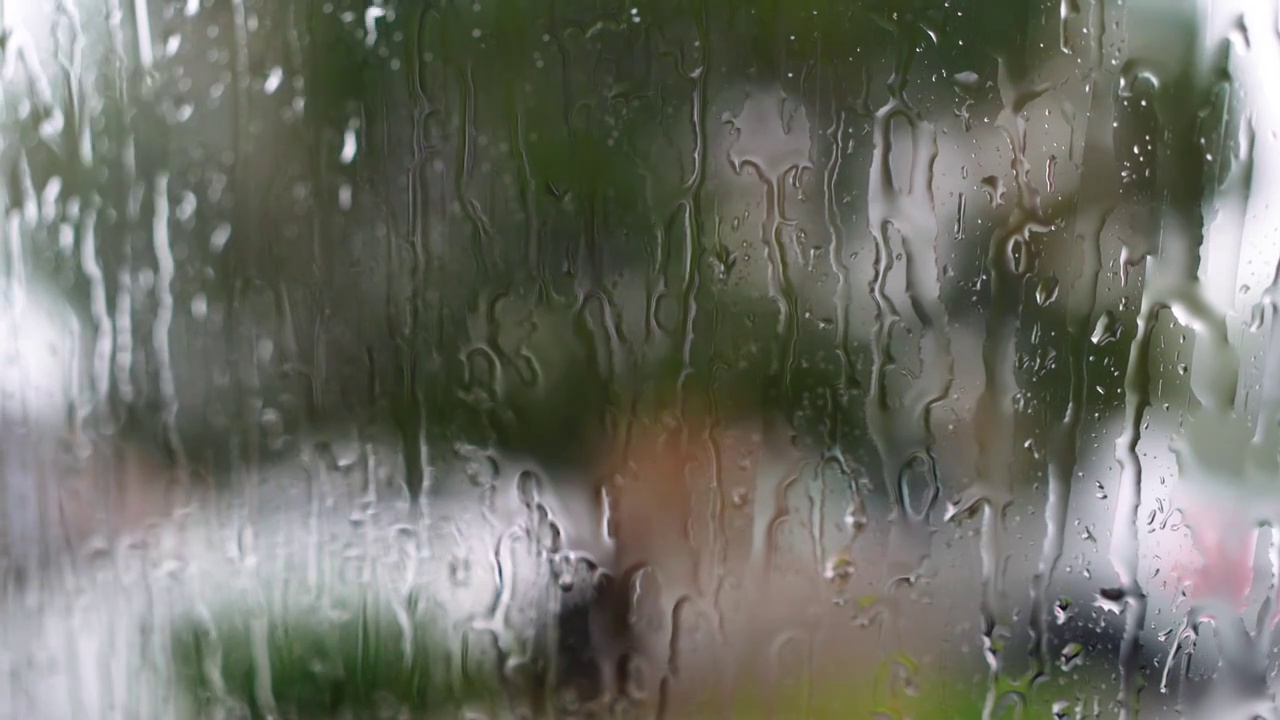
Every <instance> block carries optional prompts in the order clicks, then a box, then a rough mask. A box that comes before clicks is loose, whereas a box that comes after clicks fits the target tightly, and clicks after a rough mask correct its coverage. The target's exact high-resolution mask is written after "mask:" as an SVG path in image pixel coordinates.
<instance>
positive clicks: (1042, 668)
mask: <svg viewBox="0 0 1280 720" xmlns="http://www.w3.org/2000/svg"><path fill="white" fill-rule="evenodd" d="M1091 67H1092V66H1091ZM1113 86H1114V76H1112V75H1110V74H1102V76H1101V77H1099V78H1097V79H1095V81H1094V84H1093V85H1092V86H1091V88H1090V97H1089V106H1088V108H1087V116H1086V117H1087V120H1086V121H1085V122H1086V123H1087V124H1086V127H1085V132H1084V137H1083V144H1084V147H1083V149H1082V150H1081V158H1082V161H1081V170H1080V176H1081V177H1087V178H1090V182H1088V183H1086V184H1085V185H1084V186H1083V187H1081V189H1080V191H1079V195H1078V198H1077V201H1076V208H1077V209H1076V213H1077V216H1076V217H1077V220H1076V223H1075V226H1074V227H1073V228H1072V229H1071V232H1072V234H1073V236H1074V241H1075V242H1076V243H1078V244H1079V245H1080V268H1079V274H1078V275H1077V276H1076V280H1075V283H1074V284H1073V286H1072V288H1071V292H1070V295H1069V298H1068V300H1067V303H1068V305H1067V310H1066V312H1067V333H1068V339H1067V344H1068V346H1067V358H1068V363H1069V368H1070V375H1071V380H1070V383H1071V384H1070V389H1069V397H1068V400H1067V408H1066V411H1065V413H1064V414H1063V416H1062V418H1061V419H1060V420H1059V422H1058V425H1057V427H1056V428H1054V430H1053V433H1052V436H1051V437H1050V440H1049V451H1048V456H1047V460H1048V467H1047V471H1048V480H1049V488H1048V497H1047V499H1046V501H1045V511H1044V514H1045V535H1044V540H1043V541H1042V544H1041V553H1040V559H1039V562H1038V565H1037V568H1036V574H1035V577H1034V578H1033V580H1032V588H1031V602H1032V611H1031V612H1032V615H1031V633H1032V647H1031V652H1032V653H1033V656H1034V657H1033V663H1034V666H1033V674H1034V675H1035V676H1040V675H1042V674H1044V673H1045V672H1047V671H1048V669H1049V667H1050V666H1051V664H1050V661H1049V641H1050V629H1049V614H1050V613H1049V607H1050V603H1049V587H1050V585H1051V583H1052V581H1053V573H1054V570H1055V569H1056V567H1057V564H1058V561H1059V560H1060V559H1061V557H1062V551H1063V543H1064V535H1065V533H1066V524H1067V508H1068V503H1069V502H1070V498H1071V481H1072V477H1073V476H1074V475H1075V470H1076V464H1077V462H1078V456H1079V450H1080V432H1081V428H1082V427H1083V421H1084V418H1085V416H1086V411H1087V398H1088V387H1089V378H1088V362H1089V345H1090V343H1089V335H1090V324H1091V321H1092V319H1093V314H1094V311H1095V309H1096V305H1097V293H1098V280H1099V276H1100V275H1101V272H1102V232H1103V228H1104V227H1105V225H1106V221H1107V217H1108V216H1109V215H1110V213H1111V210H1112V207H1113V203H1114V198H1115V195H1116V193H1117V191H1118V188H1117V187H1116V186H1117V182H1116V180H1115V177H1114V175H1113V174H1112V173H1110V172H1108V171H1107V165H1108V164H1109V163H1110V162H1111V154H1110V153H1109V152H1108V148H1109V146H1110V144H1111V139H1110V136H1111V123H1112V115H1113V107H1112V103H1111V99H1110V94H1111V92H1112V89H1113ZM1072 151H1073V152H1074V151H1075V147H1074V146H1073V147H1072Z"/></svg>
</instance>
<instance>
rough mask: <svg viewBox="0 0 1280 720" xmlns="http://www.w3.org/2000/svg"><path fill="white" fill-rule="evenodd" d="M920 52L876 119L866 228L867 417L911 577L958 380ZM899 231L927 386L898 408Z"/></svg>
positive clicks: (903, 56)
mask: <svg viewBox="0 0 1280 720" xmlns="http://www.w3.org/2000/svg"><path fill="white" fill-rule="evenodd" d="M912 53H913V50H912V49H911V48H910V47H909V46H905V42H904V47H902V48H900V50H899V56H898V58H897V59H896V63H895V67H894V72H893V75H892V76H891V77H890V79H889V82H888V92H889V99H888V100H887V101H886V102H885V104H884V105H883V106H882V107H880V109H879V110H877V111H876V113H875V118H874V122H873V144H874V149H873V153H872V157H871V169H870V180H869V183H868V198H867V211H868V225H869V229H870V231H871V235H872V238H873V240H874V241H875V248H876V251H875V266H874V274H873V277H872V280H871V283H870V292H871V298H872V302H873V304H874V305H875V327H874V329H873V331H872V337H871V353H872V369H871V379H870V387H869V392H868V398H867V402H866V418H867V425H868V428H869V429H870V433H871V436H872V440H873V442H874V443H875V446H876V450H877V453H878V455H879V458H880V462H881V472H882V473H883V478H884V482H885V487H886V492H887V493H888V497H889V498H890V502H891V508H892V510H891V512H892V514H893V523H894V527H893V533H894V534H895V536H896V537H895V538H894V540H893V541H892V549H893V552H894V553H895V557H896V559H897V560H901V561H903V562H904V563H905V565H906V566H907V567H899V568H897V569H898V570H904V571H909V570H911V569H913V568H914V567H915V566H916V565H917V564H918V563H919V562H920V561H921V560H922V559H923V556H924V554H925V553H927V548H928V542H929V539H928V536H929V513H930V511H931V509H932V504H933V500H934V499H936V497H937V495H938V492H939V490H938V487H939V486H938V477H937V470H936V466H935V464H934V459H933V448H934V442H935V438H934V434H933V428H932V426H931V420H932V412H933V410H934V408H935V407H936V406H937V405H938V403H940V402H942V401H943V400H945V399H946V398H947V396H948V395H950V393H951V385H952V382H953V379H954V372H953V358H952V353H951V341H950V338H949V336H948V335H947V317H946V311H945V309H944V307H943V305H942V301H941V278H940V272H939V268H938V258H937V252H938V251H937V240H938V227H937V219H936V217H935V214H934V213H935V208H934V197H933V166H934V162H935V161H936V160H937V157H938V142H937V135H936V132H935V130H934V128H933V126H932V125H931V124H929V123H927V122H925V121H924V119H923V118H922V117H921V116H920V114H919V113H918V112H917V111H916V109H915V108H914V107H913V106H912V105H911V104H910V102H909V101H908V100H907V99H906V95H905V90H906V85H907V75H908V72H909V70H910V66H911V58H912ZM895 121H901V122H902V123H904V124H905V125H906V127H907V130H908V131H909V132H910V137H911V150H912V152H911V163H910V169H909V174H908V177H906V178H895V177H894V171H893V168H892V166H891V157H892V152H893V130H894V122H895ZM897 180H902V181H903V182H901V183H898V182H896V181H897ZM899 184H900V185H902V187H899ZM891 230H897V232H898V234H899V236H900V237H901V241H902V261H903V265H904V272H905V274H906V279H905V285H906V292H907V300H908V303H909V305H910V307H911V310H912V313H913V314H914V315H915V317H916V319H917V320H918V321H919V323H920V325H921V335H920V345H919V358H920V366H921V367H920V371H919V379H918V381H917V382H916V383H915V385H913V386H912V387H911V388H910V389H909V390H907V392H906V397H905V398H903V401H902V402H901V403H900V404H894V403H892V402H891V398H890V393H889V387H888V373H889V370H890V369H891V367H892V366H893V365H894V360H893V357H892V344H893V334H894V330H895V329H896V328H897V327H898V326H899V325H900V324H901V323H902V315H901V313H900V311H899V310H898V308H897V305H896V303H895V302H894V300H893V298H891V297H890V296H889V294H888V292H887V283H888V279H889V275H890V273H891V272H892V271H893V269H894V267H895V265H896V263H895V260H894V258H895V255H894V251H893V248H892V247H891V244H890V232H891ZM913 466H916V467H920V466H922V467H921V468H920V469H922V470H923V472H924V475H925V477H924V478H923V480H924V482H925V483H927V487H925V488H924V489H923V490H924V497H925V502H924V504H923V506H922V507H920V508H912V507H910V503H909V499H908V498H907V497H906V492H908V491H910V490H911V489H912V488H909V487H906V484H907V483H909V482H910V481H911V478H912V476H913V475H914V473H913V472H912V467H913Z"/></svg>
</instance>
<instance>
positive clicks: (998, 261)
mask: <svg viewBox="0 0 1280 720" xmlns="http://www.w3.org/2000/svg"><path fill="white" fill-rule="evenodd" d="M999 72H1000V83H999V85H1000V94H1001V96H1002V100H1003V103H1004V108H1003V109H1002V110H1001V111H1000V116H999V118H998V121H997V123H998V125H999V126H1000V129H1001V131H1002V133H1003V134H1004V136H1005V140H1006V142H1008V144H1009V149H1010V150H1011V151H1012V155H1013V158H1012V160H1011V163H1010V168H1011V170H1012V172H1013V178H1014V191H1015V193H1014V205H1013V208H1012V210H1011V212H1010V214H1009V216H1008V218H1006V219H1005V221H1004V223H1003V224H1002V225H1001V226H1000V227H999V228H998V229H997V230H996V232H995V233H994V234H993V235H992V237H991V241H990V244H989V246H988V248H987V258H986V279H987V282H988V283H989V287H990V290H989V293H988V298H989V304H988V309H987V322H986V336H985V338H984V340H983V345H982V366H983V377H984V384H983V390H982V394H981V395H980V396H979V397H978V404H977V408H976V410H975V418H974V423H973V425H974V433H975V438H974V439H975V441H976V445H977V449H978V457H977V468H976V469H977V486H976V488H975V491H976V493H975V494H974V496H973V497H972V498H971V499H970V501H969V502H970V504H972V505H980V507H981V512H982V529H981V538H980V541H979V542H980V552H981V556H982V599H981V603H980V604H981V610H982V631H983V649H984V653H985V655H986V660H987V664H988V667H989V673H988V686H987V698H986V703H985V705H984V711H983V713H984V717H990V716H991V714H992V713H993V712H994V711H995V709H996V706H997V703H998V701H999V694H998V683H999V679H1000V674H1001V672H1002V660H1001V657H1000V653H1001V652H1002V650H1003V647H1002V645H1003V642H1004V641H1003V637H1004V636H1005V635H1006V634H1007V633H1008V632H1009V628H1008V626H1007V625H1008V622H1007V620H1006V618H1005V617H1004V614H1005V609H1004V608H1003V604H1004V602H1003V594H1004V590H1003V587H1002V578H1001V572H1002V568H1003V567H1004V564H1005V560H1004V557H1003V554H1002V535H1003V533H1004V525H1005V517H1004V513H1005V510H1006V509H1007V507H1008V505H1009V503H1010V502H1011V501H1012V498H1013V494H1014V490H1015V488H1014V477H1013V476H1012V475H1011V474H1010V472H1009V462H1010V459H1011V457H1012V451H1013V439H1014V437H1013V436H1014V425H1013V421H1014V416H1013V415H1014V407H1013V400H1014V396H1015V395H1016V394H1017V393H1018V391H1019V388H1018V381H1017V374H1016V368H1015V365H1016V359H1017V332H1018V318H1019V316H1020V314H1021V307H1022V288H1023V283H1022V278H1021V274H1022V273H1021V271H1020V270H1019V268H1018V267H1017V266H1016V260H1015V253H1017V252H1018V251H1019V250H1020V249H1021V250H1022V251H1023V252H1026V250H1025V248H1020V247H1019V246H1020V245H1022V244H1025V243H1027V242H1029V241H1030V238H1031V233H1033V232H1047V231H1048V230H1049V229H1050V228H1051V224H1050V222H1049V221H1048V220H1047V219H1046V218H1045V216H1044V213H1043V211H1042V210H1041V207H1040V191H1039V189H1038V188H1036V187H1035V186H1034V185H1033V184H1032V183H1031V180H1030V178H1029V175H1030V165H1029V163H1028V162H1027V160H1026V155H1025V148H1026V120H1025V119H1024V117H1023V116H1022V110H1023V109H1024V108H1025V107H1026V106H1027V104H1028V103H1030V102H1031V101H1033V100H1035V99H1036V98H1037V97H1039V96H1040V95H1041V94H1042V93H1043V92H1044V88H1043V87H1019V86H1015V84H1014V82H1013V81H1012V79H1011V78H1010V77H1009V73H1008V67H1007V65H1006V63H1005V62H1004V61H1001V63H1000V68H999Z"/></svg>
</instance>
